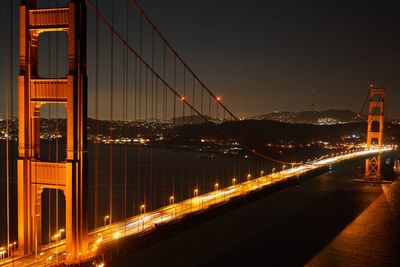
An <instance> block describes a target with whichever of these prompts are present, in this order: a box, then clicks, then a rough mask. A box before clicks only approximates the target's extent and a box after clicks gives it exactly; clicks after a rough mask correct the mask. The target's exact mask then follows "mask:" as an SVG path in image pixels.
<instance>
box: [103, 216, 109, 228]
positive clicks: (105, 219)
mask: <svg viewBox="0 0 400 267" xmlns="http://www.w3.org/2000/svg"><path fill="white" fill-rule="evenodd" d="M108 219H110V215H106V216H104V226H106V224H107V220H108Z"/></svg>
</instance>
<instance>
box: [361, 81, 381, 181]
mask: <svg viewBox="0 0 400 267" xmlns="http://www.w3.org/2000/svg"><path fill="white" fill-rule="evenodd" d="M384 96H385V89H384V88H383V87H382V88H375V87H373V86H372V85H371V87H370V92H369V109H368V129H367V131H368V133H367V149H368V150H369V149H371V147H372V146H375V147H377V148H378V149H379V150H381V149H382V138H383V121H384V118H383V114H384ZM365 176H366V177H367V178H376V179H380V178H381V154H380V153H379V154H378V155H377V156H374V157H372V158H369V159H367V160H366V164H365Z"/></svg>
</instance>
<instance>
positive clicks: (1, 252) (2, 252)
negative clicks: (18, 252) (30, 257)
mask: <svg viewBox="0 0 400 267" xmlns="http://www.w3.org/2000/svg"><path fill="white" fill-rule="evenodd" d="M4 254H6V251H5V250H4V247H1V248H0V259H1V260H2V261H3V260H4Z"/></svg>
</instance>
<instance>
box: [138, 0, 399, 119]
mask: <svg viewBox="0 0 400 267" xmlns="http://www.w3.org/2000/svg"><path fill="white" fill-rule="evenodd" d="M140 3H141V5H142V7H143V9H144V10H145V11H146V12H147V13H148V15H149V16H150V17H151V18H152V19H153V20H154V21H155V23H156V24H157V25H159V27H160V29H161V31H162V32H163V33H164V34H165V35H166V36H167V37H168V39H169V40H171V42H172V43H173V44H174V46H175V47H176V49H177V50H178V51H180V53H181V54H182V55H183V57H184V58H185V59H186V60H187V61H188V62H190V64H191V66H193V68H194V69H195V70H196V72H197V73H199V75H200V76H201V77H203V79H204V80H205V81H207V82H208V84H209V85H210V87H212V88H214V91H216V92H218V93H220V94H222V95H224V99H225V102H226V103H227V104H228V106H230V107H231V108H232V109H233V110H234V111H235V112H236V113H238V114H240V115H246V116H248V115H254V114H263V113H268V112H271V111H273V110H293V111H295V110H308V109H310V106H311V99H312V90H315V108H316V109H317V110H322V109H329V108H340V109H352V110H354V111H356V112H359V111H360V110H361V107H362V104H363V102H364V99H365V97H366V95H367V93H368V90H369V88H368V85H369V83H370V82H373V83H374V84H375V85H376V86H381V85H384V86H385V88H386V90H387V98H386V101H387V103H386V104H387V108H388V115H389V116H390V117H399V116H400V105H399V104H398V102H399V100H400V90H399V85H400V75H399V70H400V31H399V25H400V21H399V20H400V17H399V12H400V4H399V3H398V2H397V1H385V0H384V1H369V0H367V1H360V0H356V1H343V0H339V1H326V0H325V1H317V0H315V1H309V0H307V1H293V0H275V1H261V0H248V1H236V0H234V1H225V0H218V1H213V0H204V1H185V0H169V1H164V0H146V1H144V0H142V1H140Z"/></svg>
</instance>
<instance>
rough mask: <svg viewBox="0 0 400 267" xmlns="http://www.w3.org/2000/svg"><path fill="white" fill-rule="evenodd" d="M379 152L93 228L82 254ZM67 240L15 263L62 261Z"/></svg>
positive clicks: (323, 162) (315, 164) (311, 165)
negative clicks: (321, 169) (341, 163)
mask: <svg viewBox="0 0 400 267" xmlns="http://www.w3.org/2000/svg"><path fill="white" fill-rule="evenodd" d="M390 150H392V148H384V149H382V152H387V151H390ZM376 153H379V151H378V150H377V149H375V150H369V151H357V152H352V153H348V154H341V155H337V156H332V157H329V158H320V159H318V160H316V161H312V162H308V163H306V164H304V165H301V166H297V167H294V168H290V169H286V170H283V171H280V172H276V173H273V174H269V175H266V176H262V177H259V178H256V179H253V180H249V181H246V182H243V183H240V184H236V185H232V186H229V187H227V188H223V189H220V190H215V191H213V192H210V193H206V194H203V195H199V196H196V197H193V198H191V199H187V200H184V201H182V202H179V203H175V204H171V205H168V206H166V207H163V208H160V209H158V210H155V211H151V212H147V213H143V214H141V215H137V216H134V217H132V218H129V219H126V220H123V221H120V222H116V223H113V224H111V225H107V226H104V227H100V228H98V229H95V230H93V231H92V232H90V234H89V247H90V251H88V252H87V254H86V255H82V261H84V260H85V259H87V258H91V257H93V256H95V255H96V251H97V250H99V249H100V250H101V248H102V247H105V246H107V245H111V244H112V242H115V240H118V239H121V238H124V237H128V236H133V235H138V234H142V233H144V232H146V231H148V230H151V229H153V228H154V227H155V225H156V224H159V223H163V222H168V221H172V220H175V219H178V218H184V217H185V216H187V215H188V214H191V213H193V212H198V211H201V210H206V209H208V208H209V207H210V206H212V205H215V204H221V203H223V202H226V201H229V200H231V199H233V198H236V197H238V196H242V195H246V194H248V193H249V192H251V191H255V190H259V189H262V188H264V187H267V186H271V185H273V184H278V183H281V182H284V181H285V180H287V179H289V178H291V177H295V176H298V175H302V174H306V173H308V172H311V171H313V170H316V169H319V168H323V167H327V166H330V165H332V164H336V163H339V162H342V161H346V160H350V159H354V158H357V157H364V156H367V155H372V154H376ZM66 253H67V252H66V251H65V244H64V241H60V242H58V243H53V244H52V245H51V246H48V247H45V248H43V250H42V252H41V253H39V254H35V255H30V256H26V257H20V258H15V259H14V262H15V263H18V264H21V265H23V266H33V265H35V266H49V265H54V264H56V263H57V262H62V261H63V260H64V259H65V255H66ZM0 265H4V266H12V260H8V261H7V262H3V263H1V264H0Z"/></svg>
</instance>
